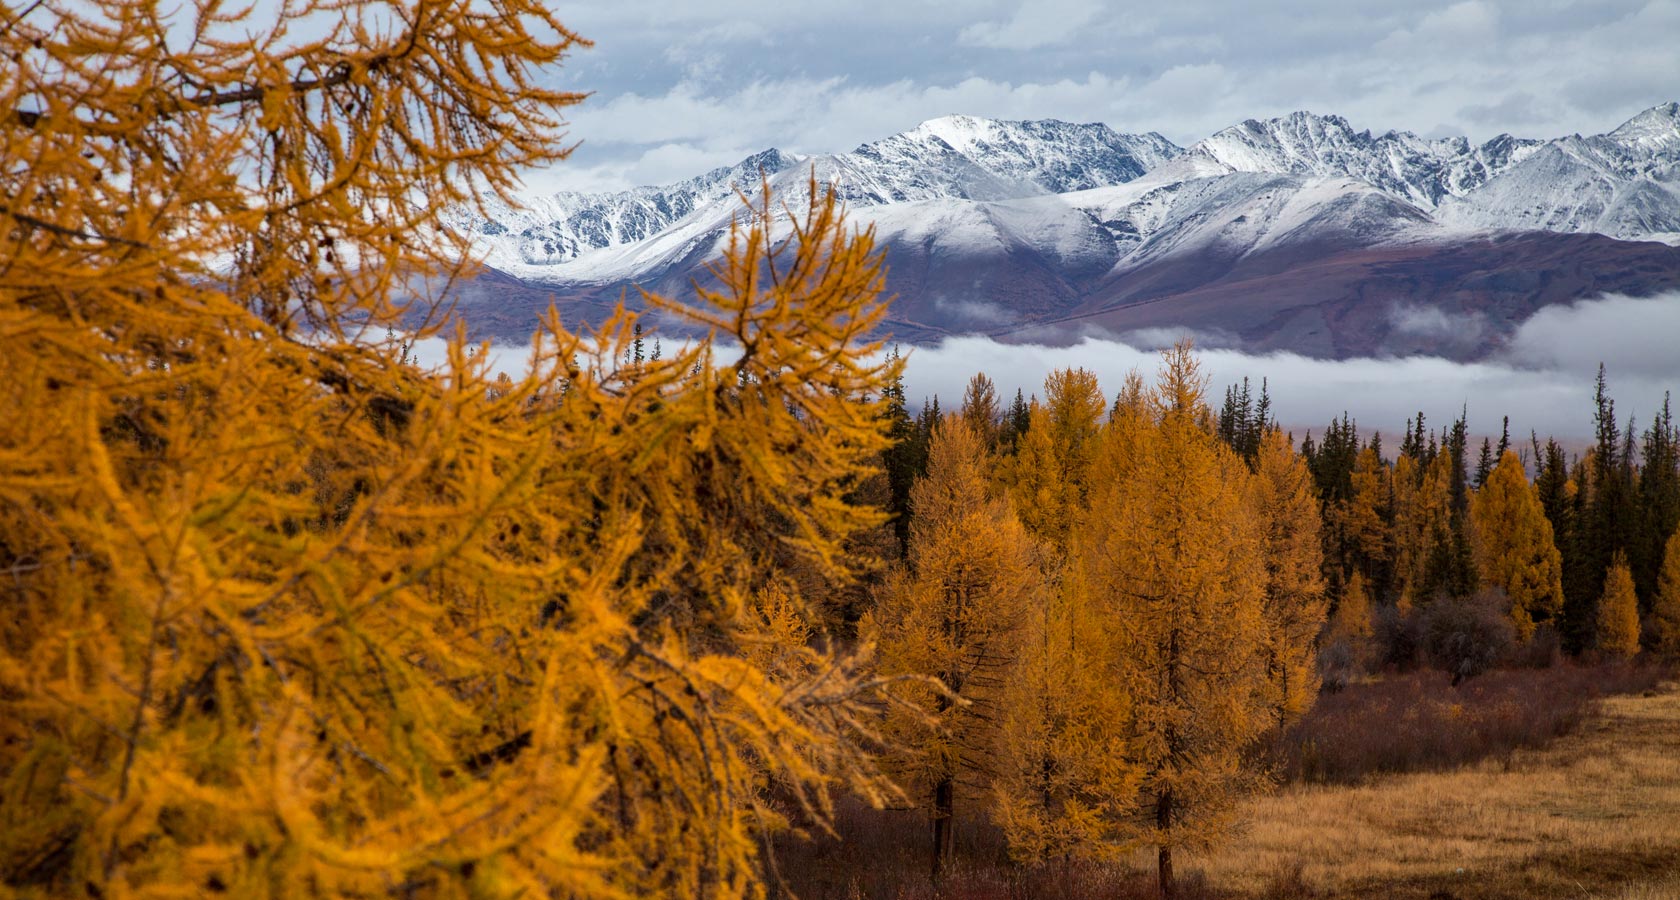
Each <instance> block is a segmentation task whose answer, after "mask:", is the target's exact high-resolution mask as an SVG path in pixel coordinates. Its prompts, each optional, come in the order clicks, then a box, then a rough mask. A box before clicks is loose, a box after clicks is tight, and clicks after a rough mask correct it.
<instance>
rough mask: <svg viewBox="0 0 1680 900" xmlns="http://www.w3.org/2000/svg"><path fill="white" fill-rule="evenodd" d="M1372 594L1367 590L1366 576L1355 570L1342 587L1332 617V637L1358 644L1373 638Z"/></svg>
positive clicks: (1332, 638)
mask: <svg viewBox="0 0 1680 900" xmlns="http://www.w3.org/2000/svg"><path fill="white" fill-rule="evenodd" d="M1371 634H1372V630H1371V595H1370V593H1369V592H1368V591H1366V590H1365V576H1363V575H1361V574H1359V573H1358V572H1354V573H1353V575H1352V576H1350V577H1349V578H1348V581H1347V585H1346V586H1345V587H1343V588H1342V599H1341V602H1339V603H1337V604H1336V613H1335V615H1333V616H1331V618H1330V639H1331V640H1346V641H1347V642H1348V643H1349V644H1350V645H1355V646H1357V645H1358V644H1359V643H1361V642H1363V641H1368V640H1370V638H1371Z"/></svg>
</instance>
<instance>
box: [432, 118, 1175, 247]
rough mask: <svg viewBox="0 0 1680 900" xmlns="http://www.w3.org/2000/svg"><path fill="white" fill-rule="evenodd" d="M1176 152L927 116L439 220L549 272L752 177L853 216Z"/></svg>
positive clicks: (732, 194) (732, 200) (658, 229)
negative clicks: (909, 123) (901, 127)
mask: <svg viewBox="0 0 1680 900" xmlns="http://www.w3.org/2000/svg"><path fill="white" fill-rule="evenodd" d="M1180 152H1182V151H1181V150H1180V148H1179V147H1177V146H1176V145H1174V144H1173V143H1172V142H1171V141H1168V140H1167V139H1166V138H1164V137H1161V136H1160V135H1159V134H1146V135H1128V134H1120V133H1118V132H1116V131H1114V130H1113V129H1111V128H1109V127H1108V126H1107V125H1102V124H1086V125H1077V124H1072V123H1068V122H1061V121H1056V120H1053V119H1050V120H1044V121H1038V122H1018V121H1002V120H993V119H981V118H975V117H970V116H947V117H944V118H940V119H933V120H930V121H928V122H924V123H922V124H921V125H919V126H917V127H916V128H913V129H911V130H909V131H906V132H902V133H900V134H895V135H892V136H891V137H887V138H884V139H882V140H879V141H873V142H871V143H867V144H863V145H862V146H860V147H858V148H857V149H856V150H853V151H852V152H850V153H840V154H834V155H825V156H815V157H798V156H794V155H792V154H789V153H785V152H783V151H781V150H776V149H770V150H765V151H763V152H762V153H757V154H754V155H753V156H750V157H748V158H746V159H744V160H742V161H740V162H738V163H736V164H734V165H732V166H723V167H720V168H717V169H713V170H711V171H710V172H707V173H705V174H703V175H699V176H696V177H694V178H691V179H689V180H687V181H682V182H678V183H676V184H668V185H663V186H659V187H639V188H633V189H631V190H628V191H622V192H617V193H602V194H581V193H564V192H563V193H558V194H553V195H550V196H547V197H534V198H531V199H529V200H528V201H526V202H525V204H524V206H525V208H524V209H511V208H498V209H496V210H494V211H493V213H492V215H491V216H490V217H489V218H488V219H479V218H477V217H474V216H470V215H465V214H456V215H453V216H450V217H449V218H450V219H451V222H450V224H451V225H452V226H453V227H456V228H457V229H459V230H461V231H464V232H466V233H469V234H474V235H475V236H476V237H477V238H478V239H479V241H480V243H481V244H483V245H488V250H489V253H490V260H491V263H492V264H493V265H499V266H519V265H525V266H553V265H559V264H563V263H569V262H572V261H574V260H577V259H579V258H580V257H583V256H587V255H589V254H591V253H593V252H595V251H600V250H610V249H613V248H619V247H629V246H631V245H635V244H639V243H642V242H647V241H649V240H651V239H652V238H654V237H657V236H659V235H661V234H665V233H668V232H671V231H672V230H673V229H677V228H679V227H683V228H699V229H702V230H704V229H705V228H709V227H712V226H715V225H716V224H718V223H720V222H724V223H726V222H727V221H728V219H729V217H730V216H731V215H732V214H734V213H735V212H736V211H737V208H738V203H739V200H738V198H737V196H736V191H737V190H741V191H745V192H747V193H748V194H749V195H751V194H754V193H756V192H757V189H758V187H759V182H760V180H761V179H769V180H771V181H772V182H774V186H775V189H776V192H777V194H778V196H780V197H782V198H783V199H784V200H790V201H793V202H798V201H799V199H801V198H802V197H803V196H804V195H805V193H806V191H807V190H808V188H807V183H806V178H807V177H809V176H811V175H814V176H815V177H816V179H817V181H818V182H819V183H822V184H826V185H832V186H833V187H834V188H835V190H836V192H837V194H838V195H839V197H840V199H841V200H843V201H845V202H846V203H847V204H848V205H849V206H851V207H852V208H853V209H861V208H866V207H873V206H882V205H886V204H894V203H908V202H917V201H927V200H964V201H997V200H1013V199H1020V198H1026V197H1039V196H1045V195H1052V194H1060V193H1065V192H1067V191H1073V190H1082V189H1086V188H1093V187H1102V186H1107V185H1114V184H1120V183H1123V182H1126V181H1130V180H1132V179H1134V178H1136V177H1138V176H1139V175H1142V174H1143V173H1144V172H1145V171H1147V170H1149V169H1150V168H1152V167H1154V166H1156V165H1158V164H1160V163H1161V162H1163V161H1165V160H1167V159H1170V158H1172V157H1173V156H1175V155H1177V154H1178V153H1180Z"/></svg>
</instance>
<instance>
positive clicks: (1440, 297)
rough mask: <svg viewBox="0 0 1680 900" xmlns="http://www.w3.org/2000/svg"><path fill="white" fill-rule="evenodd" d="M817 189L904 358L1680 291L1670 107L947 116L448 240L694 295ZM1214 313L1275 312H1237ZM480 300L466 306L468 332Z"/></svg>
mask: <svg viewBox="0 0 1680 900" xmlns="http://www.w3.org/2000/svg"><path fill="white" fill-rule="evenodd" d="M813 178H814V179H815V182H816V184H818V185H819V186H821V187H824V188H826V187H832V188H833V189H834V190H835V191H836V192H837V193H838V194H839V195H840V197H841V198H842V199H843V200H845V201H846V203H847V204H848V208H849V210H850V215H851V217H852V218H853V220H854V221H864V222H870V223H873V224H874V225H875V227H876V232H877V238H878V240H879V241H880V243H881V245H882V246H883V247H885V248H886V250H887V254H888V264H889V275H888V289H889V291H891V292H892V293H895V294H897V295H898V297H899V299H898V301H897V303H896V304H895V308H894V313H895V314H894V317H893V318H894V323H893V325H894V327H895V328H896V329H897V331H898V333H899V334H900V335H901V336H902V337H907V338H909V339H913V340H916V339H934V338H937V337H938V336H940V335H942V334H947V333H958V332H972V331H984V332H989V333H1019V332H1021V330H1022V329H1029V330H1031V331H1032V333H1033V334H1035V335H1039V336H1043V335H1044V334H1046V333H1050V332H1054V333H1065V332H1066V328H1064V327H1063V326H1064V325H1066V326H1068V327H1076V328H1082V327H1088V326H1092V325H1095V326H1100V327H1103V328H1107V329H1110V330H1124V329H1126V328H1129V327H1139V325H1138V323H1144V324H1147V325H1148V326H1149V327H1154V326H1155V325H1158V324H1160V323H1161V322H1163V321H1167V322H1170V321H1178V320H1176V319H1174V316H1175V315H1179V316H1180V318H1181V319H1183V321H1181V322H1180V324H1186V325H1210V324H1211V325H1213V326H1215V327H1217V328H1220V329H1226V330H1231V329H1227V328H1226V323H1223V322H1220V321H1216V320H1219V319H1220V318H1221V317H1222V316H1223V317H1224V318H1225V319H1228V320H1230V323H1231V328H1234V329H1235V330H1234V332H1233V333H1236V334H1238V335H1239V337H1241V338H1242V339H1243V340H1245V341H1248V342H1249V343H1251V344H1253V345H1255V346H1270V347H1275V348H1279V349H1301V348H1305V352H1314V353H1326V354H1331V355H1339V354H1345V353H1349V352H1366V351H1371V350H1373V348H1374V349H1377V350H1381V349H1385V348H1386V349H1389V350H1397V349H1405V350H1406V351H1407V352H1412V351H1415V350H1416V349H1418V348H1417V347H1415V346H1413V345H1412V344H1407V343H1405V342H1404V341H1400V342H1399V343H1396V340H1398V338H1396V339H1393V340H1391V339H1390V338H1393V337H1394V336H1393V335H1386V336H1385V334H1386V333H1379V332H1381V331H1382V326H1381V320H1382V319H1383V316H1382V315H1376V314H1370V313H1369V311H1367V312H1366V313H1361V314H1353V313H1351V312H1350V311H1349V309H1343V310H1342V311H1341V312H1340V313H1338V314H1336V315H1334V316H1332V315H1329V314H1328V313H1326V312H1325V311H1324V310H1323V309H1320V308H1319V307H1322V306H1323V305H1324V304H1342V305H1343V306H1346V304H1349V303H1356V304H1357V303H1364V304H1367V305H1369V304H1376V305H1378V306H1384V308H1390V307H1396V306H1408V305H1418V304H1425V305H1428V304H1437V305H1438V304H1443V303H1445V304H1448V305H1453V304H1457V305H1459V306H1464V307H1465V308H1467V309H1474V310H1485V309H1492V308H1498V310H1499V311H1500V312H1499V321H1498V322H1497V323H1495V325H1494V326H1492V327H1491V328H1490V329H1489V330H1488V332H1487V334H1488V335H1489V337H1488V338H1487V340H1484V341H1482V343H1481V344H1480V345H1478V346H1479V347H1480V348H1481V350H1486V349H1487V348H1488V347H1489V346H1493V345H1494V344H1497V340H1498V336H1499V334H1500V333H1501V329H1504V330H1505V331H1506V332H1508V331H1509V330H1510V329H1511V328H1514V327H1515V324H1516V323H1518V322H1520V321H1521V320H1522V319H1523V318H1525V317H1526V316H1527V315H1528V314H1530V313H1532V312H1533V311H1534V309H1536V308H1538V304H1543V303H1549V302H1562V301H1568V300H1572V299H1578V298H1579V297H1581V296H1588V295H1591V294H1592V293H1595V292H1602V291H1611V290H1614V291H1622V292H1631V293H1641V292H1649V291H1652V290H1659V289H1668V288H1671V287H1680V248H1677V247H1675V246H1670V245H1672V244H1680V104H1674V103H1670V104H1665V105H1662V106H1657V107H1654V108H1652V109H1650V110H1647V111H1645V112H1643V113H1640V114H1639V115H1638V116H1635V117H1634V118H1632V119H1630V120H1629V121H1628V122H1627V123H1626V124H1624V125H1622V126H1621V127H1620V128H1617V129H1616V130H1615V131H1612V132H1610V133H1609V134H1604V135H1597V136H1592V137H1581V136H1579V135H1571V136H1569V137H1564V138H1558V139H1555V140H1547V141H1540V140H1531V139H1522V138H1515V137H1512V136H1510V135H1501V136H1499V137H1497V138H1494V139H1492V140H1490V141H1487V142H1485V143H1482V144H1479V145H1472V144H1470V143H1469V142H1468V141H1466V140H1464V139H1462V138H1446V139H1436V140H1428V139H1424V138H1420V137H1418V136H1417V135H1414V134H1410V133H1406V132H1393V131H1390V132H1387V133H1383V134H1379V135H1373V134H1372V132H1370V131H1356V130H1355V129H1354V128H1353V126H1352V125H1350V124H1349V123H1348V122H1347V121H1346V120H1345V119H1342V118H1341V117H1338V116H1317V115H1313V114H1311V113H1305V112H1298V113H1293V114H1290V115H1287V116H1283V117H1280V118H1276V119H1269V120H1264V121H1258V120H1249V121H1245V122H1243V123H1241V124H1239V125H1235V126H1232V127H1230V128H1227V129H1224V130H1222V131H1220V132H1218V133H1216V134H1214V135H1212V136H1210V137H1208V138H1207V139H1205V140H1202V141H1199V142H1197V143H1196V144H1194V145H1193V146H1191V147H1189V148H1188V149H1182V150H1181V149H1180V148H1178V147H1176V146H1174V145H1173V144H1172V143H1171V142H1169V141H1167V140H1166V139H1165V138H1163V137H1161V136H1160V135H1158V134H1144V135H1130V134H1121V133H1118V132H1116V131H1114V130H1112V129H1110V128H1109V127H1108V126H1106V125H1100V124H1086V125H1078V124H1070V123H1066V122H1059V121H1041V122H1005V121H994V120H988V119H980V118H973V117H966V116H948V117H945V118H940V119H934V120H931V121H929V122H925V123H923V124H922V125H920V126H918V127H916V128H914V129H911V130H910V131H906V132H903V133H901V134H896V135H892V136H890V137H887V138H884V139H881V140H878V141H874V142H871V143H867V144H864V145H862V146H860V147H858V148H857V149H855V150H853V151H851V152H849V153H841V154H834V155H826V156H812V157H801V156H795V155H792V154H788V153H784V152H781V151H779V150H769V151H765V152H764V153H760V154H757V155H755V156H753V157H750V158H748V159H745V160H742V161H741V162H740V163H738V164H736V165H734V166H731V167H727V168H720V169H716V170H714V171H712V172H708V173H706V174H704V175H701V176H698V177H696V178H694V179H690V180H688V181H685V182H681V183H679V184H675V185H668V186H665V187H657V188H653V187H650V188H638V189H635V190H632V191H626V192H622V193H612V194H557V195H553V196H549V197H542V198H533V199H531V200H530V201H528V202H527V204H526V207H527V208H525V209H495V210H492V211H491V213H490V215H489V216H488V217H487V218H485V217H479V216H465V215H457V216H455V217H454V219H453V221H452V222H451V225H452V227H455V228H457V229H459V230H462V231H464V232H466V233H468V234H471V235H472V236H473V238H474V240H475V242H476V243H477V245H478V246H479V247H480V248H481V249H482V250H483V251H484V254H485V256H486V258H487V261H488V262H489V264H490V265H491V266H492V267H494V268H496V269H499V270H501V271H502V272H504V273H507V274H508V275H511V276H513V280H518V281H523V282H524V283H526V284H529V285H532V286H534V287H541V288H545V289H547V290H550V291H552V292H554V293H555V294H557V295H558V296H560V297H561V298H562V299H565V300H567V301H568V302H574V303H579V304H583V306H581V307H580V311H581V310H586V309H598V308H599V306H598V304H600V303H603V302H608V298H611V297H616V296H617V295H618V294H619V293H620V292H622V291H624V290H625V289H626V288H627V287H629V286H631V285H638V286H643V287H648V288H650V289H654V290H665V291H680V290H683V289H685V288H686V286H687V283H688V281H689V279H690V278H693V277H696V276H700V275H703V272H704V266H705V264H706V263H707V262H708V261H710V260H712V259H715V258H716V256H717V255H718V253H719V252H721V247H722V243H723V241H724V240H725V239H726V237H727V233H728V228H729V225H730V223H731V222H732V221H733V220H734V219H735V218H736V217H737V216H738V215H739V214H740V213H741V211H742V206H741V198H740V195H741V194H742V193H745V194H746V195H747V196H748V197H749V198H751V197H756V196H757V194H758V192H759V190H760V185H761V183H763V182H766V181H767V182H768V183H769V185H770V187H771V189H772V191H773V192H774V194H775V196H776V197H777V198H778V199H779V200H781V201H786V202H790V203H791V204H793V205H795V206H797V205H798V204H799V203H800V202H801V200H802V199H803V198H805V197H806V196H807V195H808V192H809V190H810V185H811V183H812V182H811V179H813ZM1517 236H1522V237H1521V239H1517ZM1598 236H1603V237H1598ZM1612 239H1614V240H1612ZM1632 242H1657V243H1632ZM1664 242H1666V243H1664ZM1466 248H1471V249H1466ZM1518 266H1520V267H1523V268H1522V270H1521V271H1514V270H1513V271H1510V272H1508V273H1507V271H1506V270H1507V268H1509V267H1518ZM1305 271H1312V272H1317V273H1318V275H1316V276H1314V278H1315V279H1316V280H1311V279H1309V280H1307V281H1303V280H1302V279H1303V274H1302V273H1303V272H1305ZM1257 279H1258V280H1257ZM498 283H500V282H498ZM1238 283H1240V284H1241V285H1242V291H1246V292H1247V293H1246V294H1243V293H1239V292H1237V291H1236V289H1235V288H1234V287H1233V285H1235V284H1238ZM1283 284H1287V285H1289V286H1290V288H1289V290H1288V291H1284V292H1277V291H1273V290H1272V289H1273V288H1274V287H1275V286H1277V285H1283ZM503 293H504V294H505V293H506V292H505V291H504V292H503ZM630 293H631V296H634V295H635V293H634V291H631V292H630ZM1192 295H1193V297H1192ZM1216 296H1217V297H1224V298H1226V299H1225V300H1224V301H1221V302H1227V303H1229V302H1242V301H1241V299H1240V298H1241V297H1243V296H1265V297H1268V298H1270V299H1268V300H1266V301H1265V303H1250V304H1248V305H1246V306H1245V307H1244V310H1243V314H1242V315H1237V314H1236V313H1235V311H1234V310H1233V309H1231V308H1229V307H1228V306H1227V307H1219V306H1218V305H1217V304H1215V305H1210V304H1209V302H1208V298H1210V297H1216ZM1192 299H1194V302H1192ZM487 302H493V301H490V300H479V301H474V306H477V307H479V308H480V314H481V315H482V312H483V304H484V303H487ZM1267 304H1270V305H1267ZM1291 304H1294V305H1291ZM1303 304H1305V306H1303ZM1315 304H1316V305H1315ZM1466 304H1467V306H1466ZM1297 307H1301V309H1305V308H1306V307H1312V309H1314V310H1317V311H1316V312H1308V313H1302V312H1301V311H1300V309H1298V308H1297ZM1455 308H1456V307H1455ZM1192 309H1194V310H1195V312H1194V315H1191V312H1190V311H1191V310H1192ZM1262 309H1265V310H1269V311H1268V312H1266V313H1265V315H1263V316H1262V315H1260V311H1261V310H1262ZM1175 310H1179V311H1182V315H1180V313H1178V312H1175ZM1222 310H1223V311H1222ZM581 314H582V312H580V315H581ZM1245 316H1246V318H1245ZM1256 316H1259V317H1258V318H1255V317H1256ZM1303 316H1304V318H1303ZM495 318H496V320H497V321H498V322H516V321H517V317H514V318H509V315H508V312H507V310H500V311H498V312H497V314H496V316H495ZM1191 319H1195V321H1194V322H1192V321H1191ZM480 320H481V321H483V318H481V319H480ZM1239 322H1241V323H1246V324H1242V325H1241V327H1237V324H1236V323H1239ZM1059 323H1060V324H1059ZM1069 323H1072V324H1071V325H1069ZM1338 323H1341V324H1338ZM1348 323H1362V324H1359V326H1358V328H1359V329H1361V330H1359V332H1358V333H1354V332H1353V331H1349V330H1348V329H1349V327H1351V326H1349V325H1348ZM1046 329H1049V330H1050V332H1046ZM1058 329H1061V330H1060V331H1058ZM1338 329H1340V330H1338ZM508 330H509V331H510V332H513V333H516V332H517V328H509V329H508ZM1268 335H1269V337H1268ZM1279 335H1283V336H1284V337H1281V338H1280V337H1278V336H1279ZM1401 337H1404V336H1401ZM1490 342H1491V343H1490ZM1297 345H1299V346H1298V347H1297ZM1465 352H1468V353H1472V355H1473V353H1474V352H1480V350H1476V349H1475V348H1472V349H1471V350H1467V351H1465Z"/></svg>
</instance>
